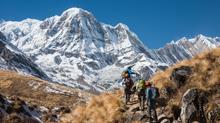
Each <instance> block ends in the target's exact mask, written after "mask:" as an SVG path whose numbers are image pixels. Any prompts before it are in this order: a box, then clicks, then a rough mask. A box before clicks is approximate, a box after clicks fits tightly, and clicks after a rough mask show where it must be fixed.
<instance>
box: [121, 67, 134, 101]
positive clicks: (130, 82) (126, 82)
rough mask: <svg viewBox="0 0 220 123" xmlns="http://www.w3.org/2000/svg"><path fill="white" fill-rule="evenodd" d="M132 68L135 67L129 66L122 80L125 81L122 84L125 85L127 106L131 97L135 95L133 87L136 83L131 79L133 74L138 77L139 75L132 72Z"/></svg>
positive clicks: (123, 73)
mask: <svg viewBox="0 0 220 123" xmlns="http://www.w3.org/2000/svg"><path fill="white" fill-rule="evenodd" d="M132 67H133V66H129V67H128V68H127V69H126V70H125V71H123V72H122V74H121V76H122V79H123V83H122V84H124V85H125V88H124V94H125V103H126V104H127V103H128V102H129V101H130V95H131V94H132V93H133V92H132V90H131V89H132V87H133V85H134V82H133V80H132V79H131V75H132V74H136V75H137V73H136V72H134V71H133V70H132Z"/></svg>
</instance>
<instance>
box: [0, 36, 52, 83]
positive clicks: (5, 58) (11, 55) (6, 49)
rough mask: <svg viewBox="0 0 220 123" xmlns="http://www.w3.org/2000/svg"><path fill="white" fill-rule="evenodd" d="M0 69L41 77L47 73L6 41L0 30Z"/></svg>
mask: <svg viewBox="0 0 220 123" xmlns="http://www.w3.org/2000/svg"><path fill="white" fill-rule="evenodd" d="M0 69H4V70H14V71H17V72H20V73H23V74H30V75H33V76H37V77H39V78H42V79H47V80H49V78H48V77H47V75H46V74H45V73H44V72H43V71H42V70H41V69H40V68H39V67H38V66H37V65H36V64H35V63H34V62H32V61H31V59H30V58H28V57H27V56H26V55H24V54H23V53H22V52H20V51H19V50H18V49H17V48H16V47H15V46H13V45H12V44H11V43H9V42H6V38H5V36H4V35H3V34H2V33H1V32H0Z"/></svg>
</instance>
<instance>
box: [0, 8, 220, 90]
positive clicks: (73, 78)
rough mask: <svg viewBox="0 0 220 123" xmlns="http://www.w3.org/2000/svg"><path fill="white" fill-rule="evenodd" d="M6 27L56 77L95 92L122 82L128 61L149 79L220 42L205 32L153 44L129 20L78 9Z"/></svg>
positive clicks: (2, 26)
mask: <svg viewBox="0 0 220 123" xmlns="http://www.w3.org/2000/svg"><path fill="white" fill-rule="evenodd" d="M0 31H2V32H3V33H4V34H5V35H6V38H7V40H8V41H9V42H11V43H12V44H13V45H15V46H16V47H18V48H19V49H20V50H21V51H22V52H24V53H25V54H26V55H28V56H30V57H31V58H32V60H33V61H34V62H35V63H36V64H37V65H39V66H40V68H42V69H43V71H44V72H45V73H46V74H47V75H48V76H49V77H50V78H51V80H52V81H55V82H59V83H61V84H65V85H67V86H71V87H78V88H81V89H85V90H94V91H103V90H106V89H111V88H112V87H117V86H119V85H120V84H119V83H118V82H119V81H120V73H121V72H122V71H123V70H124V68H126V67H127V66H130V65H135V66H134V69H135V70H136V71H138V72H140V73H144V75H142V76H143V78H146V79H148V78H150V76H151V75H152V74H153V73H155V71H157V70H164V69H166V68H167V67H168V66H169V65H172V64H174V63H176V62H179V61H181V60H184V59H189V58H191V57H192V56H194V55H196V54H198V53H199V52H201V51H204V50H210V49H212V48H215V47H218V46H219V45H220V44H219V38H209V37H205V36H201V35H199V36H197V37H195V38H192V39H186V38H185V39H182V40H179V41H177V42H175V43H172V42H171V43H170V44H167V45H165V47H164V48H160V49H149V48H147V47H146V46H145V45H144V44H143V42H141V40H140V39H139V38H138V36H137V35H136V34H135V33H134V32H132V31H130V29H129V27H128V26H127V25H125V24H122V23H119V24H117V25H116V26H111V25H107V24H104V23H102V22H99V21H98V20H97V19H96V18H95V17H94V16H93V15H92V14H91V13H90V12H88V11H86V10H83V9H78V8H71V9H68V10H66V11H64V12H63V13H62V14H61V15H60V16H53V17H50V18H47V19H45V20H42V21H37V20H32V19H27V20H23V21H21V22H7V21H5V22H2V23H1V24H0ZM199 37H200V38H199ZM109 71H110V72H109ZM105 73H108V74H105ZM109 76H111V77H109ZM107 78H108V79H107ZM109 78H110V79H111V80H109Z"/></svg>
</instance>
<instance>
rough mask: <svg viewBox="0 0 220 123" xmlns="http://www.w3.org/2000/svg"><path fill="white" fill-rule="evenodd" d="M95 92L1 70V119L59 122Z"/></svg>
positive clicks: (7, 122)
mask: <svg viewBox="0 0 220 123" xmlns="http://www.w3.org/2000/svg"><path fill="white" fill-rule="evenodd" d="M3 95H4V96H3ZM91 96H92V94H89V93H86V92H82V91H81V90H79V89H73V88H68V87H66V86H63V85H59V84H54V83H50V82H47V81H44V80H41V79H38V78H35V77H32V76H21V75H19V74H17V73H16V72H13V71H0V122H1V123H2V122H3V121H4V123H18V122H19V123H23V122H28V121H29V122H31V123H35V122H36V123H39V122H42V121H43V122H47V123H50V122H51V123H54V122H59V117H60V116H62V115H63V114H65V113H70V109H71V110H72V109H75V108H76V106H78V105H84V104H85V102H86V101H88V100H89V98H90V97H91ZM17 120H18V121H17Z"/></svg>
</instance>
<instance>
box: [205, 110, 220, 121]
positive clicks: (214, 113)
mask: <svg viewBox="0 0 220 123" xmlns="http://www.w3.org/2000/svg"><path fill="white" fill-rule="evenodd" d="M208 119H209V121H210V122H211V123H215V122H220V108H215V109H213V110H211V111H210V112H208Z"/></svg>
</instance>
